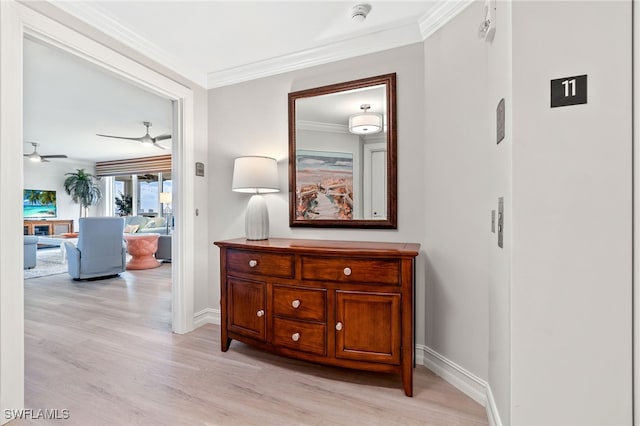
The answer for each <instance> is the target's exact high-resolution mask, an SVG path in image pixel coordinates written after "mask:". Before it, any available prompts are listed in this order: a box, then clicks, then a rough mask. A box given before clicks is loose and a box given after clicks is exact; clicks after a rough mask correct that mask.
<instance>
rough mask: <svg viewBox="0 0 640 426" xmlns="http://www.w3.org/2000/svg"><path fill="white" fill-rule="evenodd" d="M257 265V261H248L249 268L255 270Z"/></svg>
mask: <svg viewBox="0 0 640 426" xmlns="http://www.w3.org/2000/svg"><path fill="white" fill-rule="evenodd" d="M257 264H258V261H257V260H253V259H251V260H250V261H249V267H250V268H255V267H256V265H257Z"/></svg>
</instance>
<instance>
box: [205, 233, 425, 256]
mask: <svg viewBox="0 0 640 426" xmlns="http://www.w3.org/2000/svg"><path fill="white" fill-rule="evenodd" d="M214 244H215V245H217V246H218V247H224V248H238V249H245V250H246V249H255V250H263V251H273V252H299V253H323V254H329V253H335V254H349V255H367V256H399V257H416V256H417V255H418V253H419V251H420V244H417V243H390V242H373V241H336V240H302V239H295V238H269V239H268V240H257V241H255V240H247V239H245V238H236V239H233V240H224V241H216V242H214Z"/></svg>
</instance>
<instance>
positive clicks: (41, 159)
mask: <svg viewBox="0 0 640 426" xmlns="http://www.w3.org/2000/svg"><path fill="white" fill-rule="evenodd" d="M29 143H30V144H31V145H33V152H32V153H31V154H24V156H25V157H26V158H28V159H29V160H30V161H34V162H40V163H48V162H49V160H48V158H67V156H66V155H64V154H58V155H40V154H38V145H40V144H39V143H37V142H29Z"/></svg>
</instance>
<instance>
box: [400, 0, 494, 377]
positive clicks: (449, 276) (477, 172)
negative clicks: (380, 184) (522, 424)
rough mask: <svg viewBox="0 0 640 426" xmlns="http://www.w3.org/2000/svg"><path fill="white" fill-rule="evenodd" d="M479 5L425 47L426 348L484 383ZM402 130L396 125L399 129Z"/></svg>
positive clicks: (483, 68) (483, 79)
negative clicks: (477, 31)
mask: <svg viewBox="0 0 640 426" xmlns="http://www.w3.org/2000/svg"><path fill="white" fill-rule="evenodd" d="M481 10H482V5H481V4H480V3H476V4H473V5H471V6H470V7H468V8H467V9H465V10H464V11H463V12H462V13H461V14H460V15H458V16H457V17H455V18H454V19H453V20H452V21H450V22H449V23H448V24H447V25H446V26H445V27H443V28H441V29H440V30H439V31H438V32H436V33H435V34H434V35H432V36H431V37H429V38H428V39H427V40H426V41H425V43H424V63H425V76H424V79H425V93H424V97H425V109H424V111H423V112H422V113H421V114H420V115H421V116H422V118H423V120H424V123H425V136H424V140H423V141H422V143H424V144H425V154H424V160H423V161H424V162H423V165H422V167H423V168H424V169H425V183H424V189H423V190H422V191H421V196H422V197H423V198H424V206H425V210H424V215H422V217H421V220H422V221H423V222H424V234H423V238H422V243H423V248H424V251H425V254H426V255H425V256H424V257H423V261H424V262H426V265H427V266H426V271H427V276H426V282H427V316H426V321H427V339H426V344H427V346H428V347H430V348H431V349H432V350H434V351H436V352H437V353H438V354H440V355H442V356H444V357H446V358H447V359H449V360H450V361H453V362H455V363H456V364H458V365H460V366H462V367H463V368H465V369H466V370H468V371H469V372H471V373H473V374H475V375H477V376H478V377H480V378H482V379H484V380H486V379H487V375H488V373H487V364H488V361H487V357H488V346H487V344H488V308H487V306H488V271H487V268H488V253H487V239H488V238H489V235H490V232H489V231H490V214H489V212H490V204H489V200H488V193H489V170H488V167H487V163H488V158H489V157H488V156H489V149H490V148H493V146H492V145H491V143H490V142H489V141H488V136H489V124H488V122H487V101H486V99H487V87H486V83H487V55H486V50H485V49H486V47H485V46H484V43H483V42H482V41H481V40H480V39H479V38H478V37H477V35H476V31H475V30H476V29H477V27H478V22H479V16H480V14H481ZM401 126H402V124H401V123H400V122H399V123H398V127H399V128H400V127H401Z"/></svg>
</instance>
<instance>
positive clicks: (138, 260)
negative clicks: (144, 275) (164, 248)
mask: <svg viewBox="0 0 640 426" xmlns="http://www.w3.org/2000/svg"><path fill="white" fill-rule="evenodd" d="M159 237H160V234H125V235H124V239H125V241H126V242H127V252H128V253H129V254H130V255H131V260H129V262H127V269H151V268H157V267H158V266H160V265H161V263H160V262H158V261H157V260H156V259H155V257H153V255H154V254H155V252H156V251H157V250H158V238H159Z"/></svg>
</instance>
